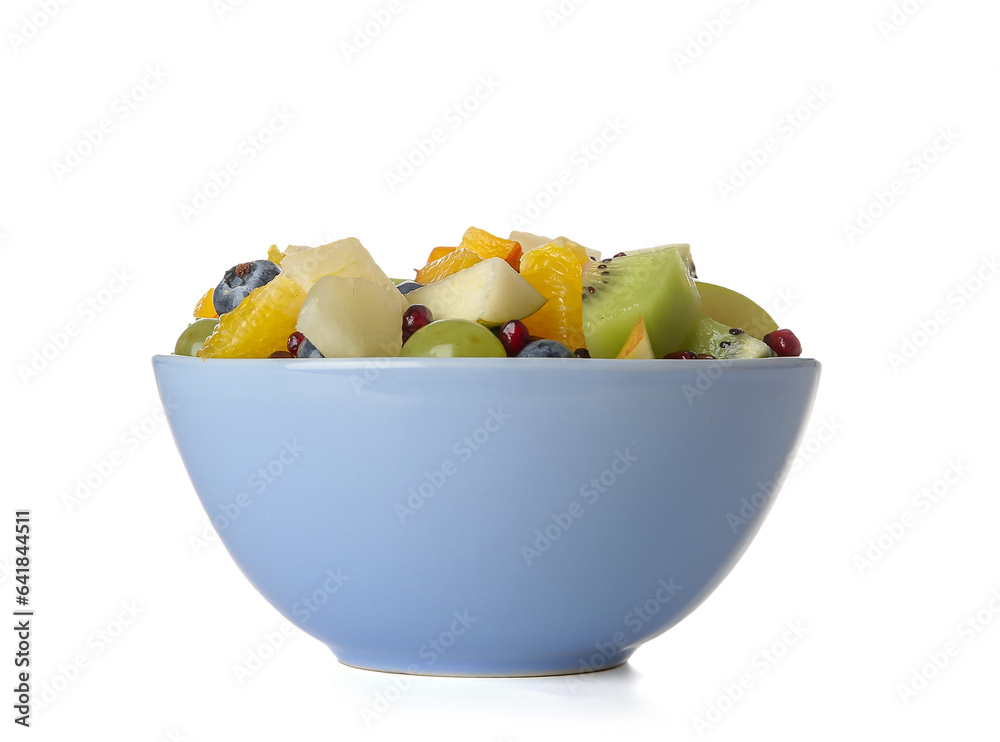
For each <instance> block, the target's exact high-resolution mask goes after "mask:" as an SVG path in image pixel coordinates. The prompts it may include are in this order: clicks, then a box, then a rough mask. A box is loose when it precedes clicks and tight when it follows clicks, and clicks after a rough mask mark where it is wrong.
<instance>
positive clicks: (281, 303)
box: [174, 227, 802, 360]
mask: <svg viewBox="0 0 1000 742" xmlns="http://www.w3.org/2000/svg"><path fill="white" fill-rule="evenodd" d="M194 317H195V320H194V322H192V323H191V324H190V325H189V326H188V327H187V328H186V329H185V330H184V331H183V332H182V333H181V335H180V337H179V338H178V339H177V344H176V346H175V348H174V353H176V354H178V355H188V356H199V357H201V358H369V357H386V356H411V357H421V356H424V357H438V358H453V357H497V358H505V357H519V358H532V357H533V358H621V359H647V360H651V359H660V358H663V359H676V360H700V359H735V358H769V357H773V356H797V355H799V354H800V353H801V352H802V347H801V345H800V344H799V341H798V339H797V338H796V337H795V335H794V333H792V331H791V330H787V329H779V328H778V325H777V324H776V323H775V322H774V320H773V319H771V317H770V316H769V315H768V313H767V312H766V311H764V309H762V308H761V307H760V306H758V305H757V304H755V303H754V302H753V301H751V300H750V299H748V298H747V297H745V296H743V295H742V294H740V293H737V292H736V291H733V290H731V289H727V288H724V287H722V286H717V285H715V284H711V283H706V282H704V281H700V280H698V277H697V274H696V273H695V267H694V262H693V261H692V260H691V249H690V247H689V246H688V245H663V246H660V247H653V248H646V249H640V250H627V251H623V252H618V253H616V254H614V255H612V256H610V257H602V256H601V254H600V253H599V252H597V251H595V250H591V249H589V248H586V247H584V246H583V245H581V244H579V243H577V242H574V241H573V240H570V239H567V238H566V237H557V238H555V239H549V238H547V237H542V236H540V235H534V234H530V233H527V232H512V233H511V235H510V236H509V237H507V238H503V237H497V236H495V235H493V234H490V233H489V232H487V231H485V230H483V229H479V228H477V227H470V228H469V229H468V230H467V231H466V232H465V234H464V235H463V237H462V240H461V242H460V243H459V244H458V245H457V246H455V247H435V248H433V249H432V250H431V251H430V254H429V255H428V257H427V260H426V263H425V265H424V266H423V267H422V268H419V269H417V270H416V273H415V276H414V278H413V279H408V280H402V279H390V278H389V277H388V276H387V275H386V274H385V273H384V272H383V271H382V269H381V268H380V267H379V266H378V265H377V264H376V262H375V261H374V260H373V259H372V256H371V254H370V253H369V252H368V251H367V250H366V249H365V248H364V246H363V245H362V244H361V242H359V241H358V240H357V239H355V238H353V237H351V238H348V239H344V240H340V241H338V242H332V243H330V244H328V245H322V246H320V247H294V246H290V247H288V248H286V249H285V250H284V251H281V250H278V248H277V247H276V246H273V245H272V246H271V248H270V250H269V251H268V253H267V257H266V259H259V260H251V261H249V262H246V263H239V264H238V265H235V266H233V267H232V268H230V269H229V270H227V271H226V272H225V273H224V274H223V275H222V280H221V281H219V283H218V285H217V286H215V287H214V288H209V289H208V290H207V291H206V292H205V293H204V295H202V296H201V298H200V299H198V301H197V303H196V304H195V308H194Z"/></svg>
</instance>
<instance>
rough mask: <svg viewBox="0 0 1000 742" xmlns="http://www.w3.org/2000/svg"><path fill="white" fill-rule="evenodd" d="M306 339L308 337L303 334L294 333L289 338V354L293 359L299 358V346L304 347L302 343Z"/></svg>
mask: <svg viewBox="0 0 1000 742" xmlns="http://www.w3.org/2000/svg"><path fill="white" fill-rule="evenodd" d="M305 339H306V336H305V335H303V334H302V333H301V332H293V333H292V334H291V335H289V336H288V352H289V353H291V354H292V357H293V358H298V357H299V346H300V345H302V341H303V340H305Z"/></svg>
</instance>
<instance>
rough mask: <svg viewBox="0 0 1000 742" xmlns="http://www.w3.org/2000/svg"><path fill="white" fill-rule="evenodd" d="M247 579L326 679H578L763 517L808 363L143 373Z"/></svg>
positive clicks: (236, 367)
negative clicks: (311, 645) (307, 648)
mask: <svg viewBox="0 0 1000 742" xmlns="http://www.w3.org/2000/svg"><path fill="white" fill-rule="evenodd" d="M153 365H154V370H155V374H156V380H157V384H158V386H159V390H160V395H161V397H162V399H163V401H164V404H165V409H166V410H167V411H168V417H169V421H170V427H171V430H172V431H173V435H174V439H175V441H176V443H177V448H178V450H179V451H180V454H181V458H182V460H183V462H184V465H185V466H186V467H187V471H188V474H189V475H190V478H191V482H192V483H193V485H194V489H195V491H196V492H197V493H198V496H199V497H200V498H201V502H202V504H203V505H204V508H205V511H206V513H207V514H208V516H209V517H210V518H211V520H212V522H213V524H214V525H215V528H216V530H217V531H218V532H219V535H220V537H221V539H222V541H223V542H224V544H225V546H226V548H227V549H228V550H229V553H230V554H231V555H232V557H233V559H234V560H235V561H236V563H237V564H238V565H239V567H240V569H241V570H242V571H243V573H244V574H245V575H246V577H247V579H249V580H250V582H251V583H253V585H254V586H255V587H256V588H257V589H258V590H259V591H260V592H261V594H262V595H263V596H264V597H265V598H266V599H267V600H268V601H270V602H271V604H272V605H274V607H275V608H276V609H277V610H278V611H280V612H281V613H282V614H283V615H284V616H285V617H287V618H288V619H289V620H290V621H292V622H294V623H295V624H296V625H298V626H299V627H301V628H302V629H303V630H304V631H306V632H308V633H309V634H311V635H313V636H315V637H317V638H318V639H320V640H322V641H323V642H324V643H326V644H327V645H328V646H329V647H330V649H331V650H333V652H334V653H335V655H336V656H337V658H338V659H339V660H340V661H341V662H344V663H346V664H348V665H353V666H356V667H362V668H369V669H373V670H384V671H391V672H404V673H416V674H428V675H458V676H490V677H498V676H527V675H553V674H564V673H577V672H588V671H593V670H599V669H605V668H609V667H614V666H616V665H619V664H621V663H623V662H625V661H626V660H627V659H628V658H629V656H630V655H631V654H632V653H633V652H634V651H635V649H636V648H637V647H638V646H639V645H640V644H642V643H643V642H645V641H648V640H649V639H652V638H653V637H655V636H657V635H659V634H662V633H663V632H664V631H666V630H667V629H669V628H670V627H671V626H674V625H675V624H676V623H677V622H678V621H680V620H681V619H683V618H684V617H685V616H687V615H688V614H689V613H691V611H693V610H694V609H695V608H696V607H697V606H698V605H699V604H700V603H701V602H702V601H703V600H705V598H707V597H708V595H710V594H711V592H712V591H713V590H715V588H716V587H718V585H719V583H720V582H721V581H722V579H723V578H724V577H725V576H726V574H727V573H728V572H729V571H730V570H731V569H732V567H733V565H734V564H735V563H736V561H737V560H738V559H739V558H740V556H741V555H742V554H743V552H744V551H745V550H746V548H747V546H748V545H749V544H750V541H751V540H752V539H753V537H754V535H755V534H756V533H757V530H758V529H759V528H760V525H761V522H762V521H763V519H764V517H765V516H766V515H767V512H768V510H769V509H770V507H771V504H772V503H773V501H774V496H775V494H776V492H777V491H778V489H779V488H780V483H781V482H782V480H783V478H784V476H785V474H786V472H787V470H788V467H789V464H790V463H791V458H790V456H791V455H792V454H794V452H795V449H796V446H797V443H798V441H799V439H800V437H801V435H802V432H803V428H804V426H805V423H806V421H807V419H808V416H809V412H810V409H811V406H812V401H813V397H814V395H815V391H816V386H817V383H818V380H819V372H820V365H819V363H818V362H816V361H815V360H810V359H800V358H772V359H763V360H746V361H688V360H667V361H663V360H657V361H636V360H629V361H619V360H597V359H589V360H585V359H548V358H544V359H535V358H531V359H528V358H525V359H487V358H471V359H436V358H427V359H400V358H395V359H370V360H365V359H315V360H310V359H288V360H280V359H267V360H215V359H213V360H202V359H199V358H189V357H179V356H157V357H155V358H154V359H153Z"/></svg>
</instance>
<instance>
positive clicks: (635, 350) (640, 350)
mask: <svg viewBox="0 0 1000 742" xmlns="http://www.w3.org/2000/svg"><path fill="white" fill-rule="evenodd" d="M618 358H636V359H641V360H652V359H653V358H656V356H654V355H653V346H652V345H651V344H650V342H649V334H648V333H647V332H646V323H645V322H643V321H642V315H641V314H640V315H639V319H638V320H636V323H635V327H633V328H632V332H630V333H629V336H628V338H626V340H625V345H623V346H622V349H621V351H620V352H619V353H618Z"/></svg>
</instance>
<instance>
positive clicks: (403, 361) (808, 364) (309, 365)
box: [152, 353, 822, 373]
mask: <svg viewBox="0 0 1000 742" xmlns="http://www.w3.org/2000/svg"><path fill="white" fill-rule="evenodd" d="M152 362H153V365H154V367H155V366H158V365H165V366H174V367H180V368H183V367H195V366H198V365H199V364H207V366H208V367H223V368H224V367H226V366H230V365H232V366H234V367H246V368H257V367H262V368H268V369H277V368H283V369H288V370H289V371H306V370H308V371H322V370H330V371H336V370H340V369H343V370H357V369H371V368H372V367H373V366H374V367H376V368H426V369H446V368H453V369H459V370H463V369H469V368H474V369H477V370H479V371H482V370H483V368H484V367H486V368H488V367H491V366H499V367H501V368H518V367H520V368H523V367H529V368H530V367H535V368H550V369H556V368H558V369H559V371H560V373H565V372H566V371H565V369H566V364H569V365H570V367H572V368H575V367H579V368H580V371H581V372H583V371H584V370H586V369H590V370H591V371H602V372H603V373H608V372H609V371H611V370H612V369H620V370H622V371H629V370H631V371H639V370H643V371H651V370H654V369H657V370H664V371H665V370H668V369H670V370H674V371H676V370H681V369H683V370H685V371H695V372H697V370H698V369H702V368H709V367H717V366H720V365H722V366H725V367H726V368H730V367H735V368H738V369H758V370H775V369H792V368H817V369H820V368H822V364H821V363H820V362H819V361H818V360H817V359H815V358H808V357H801V356H788V357H777V356H776V357H772V358H734V359H727V358H718V359H704V360H700V361H691V360H687V359H680V358H653V359H649V360H645V359H643V360H638V359H627V360H626V359H621V358H585V359H581V358H403V357H399V356H371V357H365V358H199V357H197V356H181V355H175V354H173V353H162V354H157V355H154V356H153V357H152ZM569 373H577V372H575V371H570V372H569Z"/></svg>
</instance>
